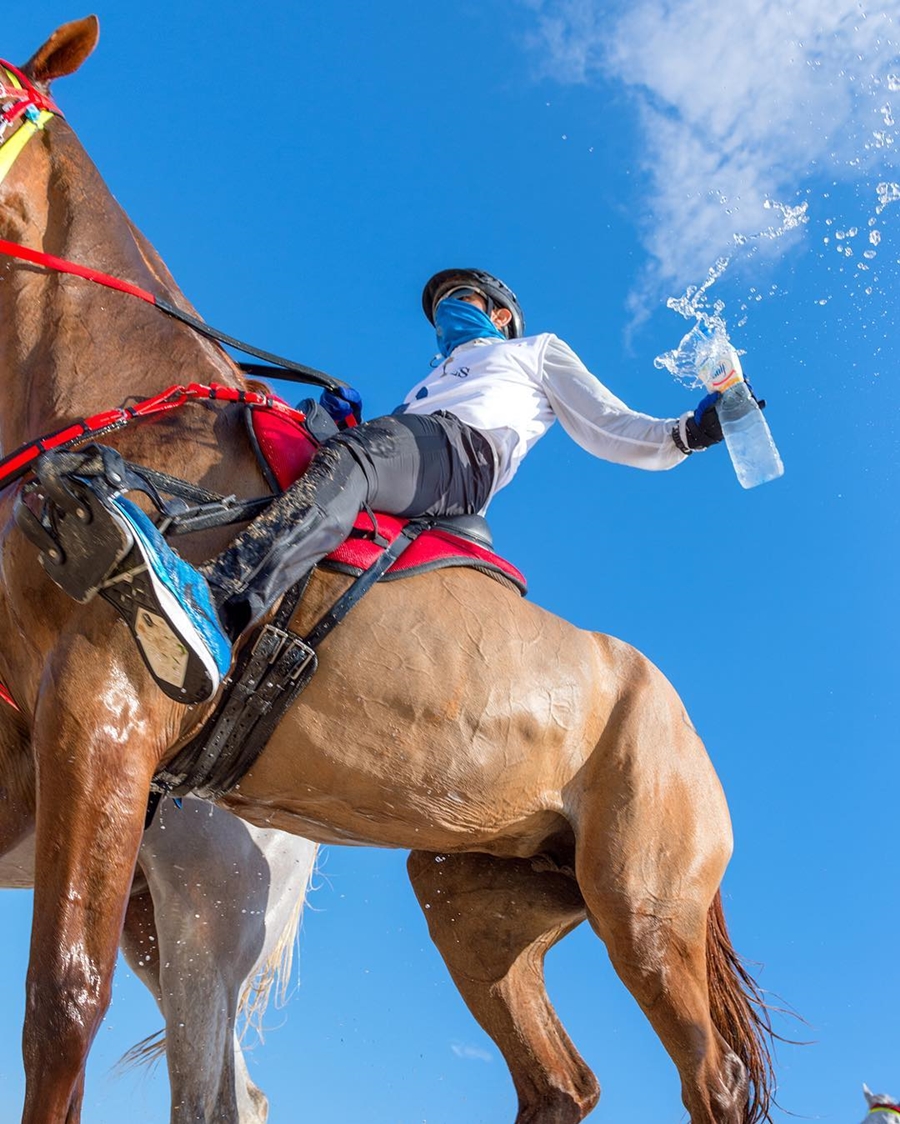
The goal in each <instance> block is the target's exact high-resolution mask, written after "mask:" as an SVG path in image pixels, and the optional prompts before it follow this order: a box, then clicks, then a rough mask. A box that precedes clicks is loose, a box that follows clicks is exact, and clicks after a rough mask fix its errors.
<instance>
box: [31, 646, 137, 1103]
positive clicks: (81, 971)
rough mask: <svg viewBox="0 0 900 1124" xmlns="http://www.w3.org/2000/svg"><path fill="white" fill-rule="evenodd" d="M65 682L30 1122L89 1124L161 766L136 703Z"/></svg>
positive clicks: (39, 842) (43, 751) (47, 816)
mask: <svg viewBox="0 0 900 1124" xmlns="http://www.w3.org/2000/svg"><path fill="white" fill-rule="evenodd" d="M80 670H81V671H82V672H83V671H84V669H83V668H81V669H80ZM48 678H49V676H48ZM53 681H54V683H55V684H60V685H61V689H60V690H56V691H54V690H52V689H48V690H47V692H46V694H45V695H44V696H42V699H41V703H40V705H39V707H38V712H37V714H36V716H35V725H34V731H33V741H32V744H33V748H34V754H35V760H36V763H37V775H38V799H37V831H36V839H35V894H34V918H33V922H32V935H31V954H30V960H29V966H28V976H27V983H26V1012H25V1027H24V1031H23V1047H22V1048H23V1055H24V1061H25V1075H26V1092H25V1109H24V1114H23V1117H22V1119H23V1124H64V1122H65V1124H76V1121H77V1120H78V1101H79V1099H80V1098H79V1090H80V1082H81V1080H82V1075H83V1070H84V1064H85V1061H86V1059H87V1053H88V1049H89V1047H90V1044H91V1042H92V1040H93V1038H94V1035H95V1034H96V1031H97V1029H98V1027H99V1024H100V1020H101V1019H102V1017H103V1014H104V1012H105V1011H106V1008H107V1006H108V1004H109V997H110V989H111V985H112V975H113V969H114V966H115V959H116V951H117V947H118V942H119V936H120V934H121V931H122V923H123V919H124V914H125V906H126V903H127V900H128V890H129V887H130V885H131V879H132V874H133V871H134V864H135V858H136V856H137V851H138V847H139V845H140V840H141V833H142V829H143V819H144V812H145V808H146V801H147V792H148V789H149V785H150V777H151V774H152V772H153V769H154V767H155V765H156V761H157V759H158V753H157V748H156V746H155V745H154V744H153V743H152V742H151V740H150V738H149V735H148V733H147V730H148V725H149V720H148V718H147V716H146V715H142V716H141V717H138V714H139V707H138V700H136V699H135V698H134V696H133V695H128V694H126V692H125V690H124V689H122V688H118V687H114V686H113V685H111V684H109V683H105V684H102V683H95V684H85V683H84V682H83V678H82V682H81V683H80V684H79V685H78V689H77V690H76V689H75V685H74V683H72V684H71V688H70V689H71V691H72V693H73V694H78V696H79V698H78V699H75V698H72V697H69V698H66V697H65V693H66V692H65V685H66V684H67V683H68V680H67V677H66V672H65V670H64V669H61V668H57V669H55V674H54V675H53ZM92 688H94V689H93V690H92ZM85 700H89V701H88V702H85ZM105 700H109V701H108V704H107V702H106V701H105Z"/></svg>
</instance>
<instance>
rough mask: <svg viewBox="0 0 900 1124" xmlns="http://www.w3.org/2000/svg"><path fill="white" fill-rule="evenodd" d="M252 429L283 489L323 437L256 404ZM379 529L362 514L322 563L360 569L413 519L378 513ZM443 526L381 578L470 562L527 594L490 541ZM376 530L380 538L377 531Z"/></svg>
mask: <svg viewBox="0 0 900 1124" xmlns="http://www.w3.org/2000/svg"><path fill="white" fill-rule="evenodd" d="M248 414H249V424H250V427H251V433H252V435H253V439H254V442H255V445H256V449H257V452H258V455H259V458H260V461H261V464H262V467H263V470H264V471H265V473H266V475H267V477H268V478H269V482H270V484H271V485H272V486H273V487H277V488H279V489H281V491H284V490H285V489H287V488H289V487H290V486H291V484H293V483H294V482H295V481H296V480H298V479H299V478H300V477H301V476H302V475H303V473H304V472H305V471H306V469H307V468H308V467H309V462H310V461H311V460H312V457H313V454H314V453H315V451H316V449H317V448H318V442H317V441H316V440H315V438H314V437H313V436H312V435H311V434H310V433H309V431H308V430H306V429H304V427H303V426H302V425H300V424H299V423H297V422H295V421H294V420H293V419H292V418H290V417H285V416H284V415H283V414H278V413H275V412H273V411H269V410H265V409H260V408H255V409H252V410H249V411H248ZM375 518H376V521H377V524H378V525H377V528H375V529H373V527H372V521H371V520H370V519H369V517H368V515H366V514H365V513H362V514H360V516H359V518H358V519H357V520H356V523H355V525H354V532H353V534H351V536H350V538H348V539H347V541H346V542H345V543H343V545H342V546H339V547H338V549H337V550H336V551H334V553H332V554H329V555H328V557H327V558H326V559H324V560H323V562H322V565H325V566H327V567H328V568H329V569H333V570H340V571H341V572H343V573H350V574H360V573H362V572H363V571H364V570H367V569H368V568H369V566H371V564H372V563H373V562H374V561H375V559H376V558H377V557H378V556H379V555H380V554H381V552H382V551H383V550H384V547H385V545H387V544H390V543H392V542H393V541H394V539H395V538H396V537H397V535H399V534H400V531H401V530H402V528H403V527H405V526H406V524H407V523H408V522H409V520H408V519H401V518H399V517H398V516H396V515H385V514H382V513H376V517H375ZM441 522H442V524H444V525H442V526H440V527H435V528H434V529H433V530H429V531H424V532H423V533H422V534H421V535H419V537H418V538H417V539H416V540H415V542H413V543H412V545H411V546H409V547H407V549H406V550H405V551H404V552H403V554H402V555H401V556H400V558H398V559H397V561H396V562H395V563H394V564H393V566H391V568H390V569H389V570H388V571H387V573H386V574H385V575H384V577H383V578H382V579H381V580H382V581H391V580H393V579H396V578H402V577H408V576H411V575H412V574H418V573H422V572H424V571H426V570H437V569H441V568H443V567H445V566H470V567H473V568H474V569H476V570H481V571H482V572H483V573H487V574H489V575H491V576H493V577H501V578H506V579H507V580H508V581H510V582H512V583H513V585H515V586H516V587H517V588H518V589H519V591H520V592H521V593H522V594H523V595H524V594H525V593H526V592H527V583H526V581H525V577H524V576H523V574H522V573H521V572H520V571H519V570H518V569H516V567H515V566H513V565H512V563H510V562H507V561H506V560H505V559H504V558H501V557H500V556H499V555H498V554H495V553H494V552H493V551H492V550H491V549H489V547H488V546H486V545H482V544H480V543H478V542H475V541H474V540H473V539H470V538H467V537H465V536H461V535H460V534H459V533H454V531H452V530H451V529H450V527H449V526H448V525H447V524H449V523H450V522H452V521H451V520H449V519H448V520H446V521H444V520H442V521H441ZM374 531H377V535H378V539H376V538H375V536H374Z"/></svg>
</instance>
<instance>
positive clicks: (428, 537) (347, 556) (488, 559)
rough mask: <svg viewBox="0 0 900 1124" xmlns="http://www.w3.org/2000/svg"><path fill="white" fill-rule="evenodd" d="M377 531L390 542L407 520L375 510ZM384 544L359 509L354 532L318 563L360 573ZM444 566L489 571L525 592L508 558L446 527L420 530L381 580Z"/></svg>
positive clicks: (520, 574)
mask: <svg viewBox="0 0 900 1124" xmlns="http://www.w3.org/2000/svg"><path fill="white" fill-rule="evenodd" d="M375 519H376V521H377V524H378V528H377V530H378V535H379V536H380V538H381V539H382V540H386V542H387V544H388V545H390V544H391V543H392V542H393V541H394V539H395V538H396V537H397V535H399V534H400V531H401V529H402V528H403V527H405V526H406V524H407V523H408V522H409V520H408V519H400V518H399V517H398V516H396V515H385V514H384V513H383V512H380V511H379V512H376V513H375ZM383 549H384V546H382V545H381V544H380V543H379V542H376V541H375V540H374V539H373V537H372V521H371V519H370V518H369V516H368V515H366V514H365V513H362V514H361V515H360V516H359V518H358V519H357V520H356V523H355V524H354V534H352V535H351V536H350V538H349V539H347V541H346V542H345V543H344V544H343V545H342V546H339V547H338V548H337V550H335V551H334V552H333V553H332V554H329V555H328V557H327V558H326V559H324V560H323V561H322V562H321V563H320V565H323V566H327V567H328V568H329V569H331V570H340V571H342V572H343V573H345V574H361V573H362V572H363V571H364V570H367V569H368V568H369V567H370V566H371V565H372V563H373V562H374V561H375V559H376V558H377V557H378V555H379V554H381V552H382V550H383ZM445 566H471V567H474V568H475V569H476V570H483V571H486V572H487V573H489V574H499V575H500V576H502V577H504V578H508V579H509V581H511V582H512V583H513V585H515V586H516V588H517V589H518V590H519V592H520V593H521V594H522V595H523V596H524V595H525V594H526V593H527V592H528V584H527V582H526V581H525V576H524V575H523V574H522V573H521V572H520V571H519V570H517V569H516V567H515V566H513V564H512V563H511V562H507V561H506V559H505V558H501V557H500V555H499V554H494V552H493V551H492V550H488V549H487V548H486V547H483V546H479V545H478V543H476V542H472V540H471V539H466V538H462V537H460V536H459V535H454V534H452V533H451V532H450V531H445V530H443V529H438V528H434V529H433V530H430V531H423V533H422V534H421V535H419V537H418V538H417V539H416V540H415V542H413V543H412V544H411V545H410V546H408V547H407V548H406V550H405V551H404V552H403V553H402V554H401V555H400V557H399V558H398V559H397V561H396V562H395V563H394V564H393V566H391V568H390V569H389V570H388V571H387V573H386V574H385V575H384V577H383V578H382V579H381V580H382V581H391V580H393V579H396V578H406V577H412V575H413V574H421V573H425V572H426V571H427V570H439V569H442V568H443V567H445Z"/></svg>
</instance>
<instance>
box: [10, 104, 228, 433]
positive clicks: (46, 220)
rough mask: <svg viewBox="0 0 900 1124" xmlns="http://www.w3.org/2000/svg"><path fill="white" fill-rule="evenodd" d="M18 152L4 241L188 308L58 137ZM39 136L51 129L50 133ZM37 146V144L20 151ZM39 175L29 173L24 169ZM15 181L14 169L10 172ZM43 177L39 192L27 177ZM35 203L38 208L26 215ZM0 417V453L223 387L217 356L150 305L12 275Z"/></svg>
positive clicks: (67, 142) (56, 277)
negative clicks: (70, 427)
mask: <svg viewBox="0 0 900 1124" xmlns="http://www.w3.org/2000/svg"><path fill="white" fill-rule="evenodd" d="M53 126H58V128H57V129H56V130H55V132H54V135H53V136H52V137H51V138H49V139H48V141H47V145H46V148H45V149H44V150H41V151H38V149H37V148H36V149H35V150H34V151H30V150H26V154H23V156H22V157H21V160H22V161H23V164H24V163H25V160H26V156H28V157H30V158H31V163H30V164H29V165H28V168H29V169H30V172H31V176H30V178H29V180H28V182H27V184H26V190H25V192H23V194H22V195H21V197H20V200H26V199H27V200H28V202H29V205H28V206H18V207H17V206H15V205H14V204H15V200H14V203H13V205H12V206H4V207H3V208H2V210H0V231H2V234H3V236H4V237H7V238H10V239H11V240H13V241H19V242H23V243H26V244H27V245H29V246H32V247H35V248H40V249H43V250H44V251H46V252H48V253H51V254H55V255H57V256H58V257H63V258H68V259H70V260H74V261H76V262H79V263H80V264H85V265H89V266H91V267H93V268H95V269H99V270H101V271H102V272H105V273H110V274H113V275H115V276H118V277H121V278H123V279H125V280H127V281H130V282H131V283H132V284H136V285H139V286H140V287H142V288H146V289H148V290H149V291H150V292H152V293H153V294H154V295H156V296H159V297H165V299H166V300H168V301H169V302H170V303H173V304H176V305H179V306H181V307H184V308H189V307H190V306H189V305H188V304H187V302H186V301H185V299H184V297H183V296H182V295H181V293H180V292H179V291H178V289H177V287H176V286H175V283H174V281H173V280H172V278H171V276H170V275H169V273H168V271H167V270H166V269H165V266H163V264H162V261H161V260H160V258H159V257H158V255H157V254H156V252H155V251H154V250H153V249H152V247H151V246H150V244H149V243H148V242H147V241H146V239H144V238H143V237H142V236H141V235H139V233H138V232H137V231H136V230H135V228H134V227H133V226H132V224H131V223H130V221H129V220H128V218H127V217H126V215H125V214H124V212H123V211H122V210H121V208H120V207H119V205H118V204H117V203H116V201H115V200H114V199H113V197H112V195H111V194H110V192H109V190H108V189H107V187H106V185H105V184H104V182H103V180H102V179H101V177H100V175H99V173H98V172H97V170H96V168H95V167H94V165H93V164H92V162H91V161H90V159H89V158H88V157H87V155H86V154H85V153H84V150H83V149H82V148H81V146H80V145H79V143H78V141H77V140H76V139H75V137H74V135H73V134H72V133H71V132H70V131H69V130H68V128H67V127H66V126H64V125H62V124H61V123H59V122H54V123H53ZM53 126H51V127H53ZM32 144H35V145H36V144H37V142H32ZM36 168H37V169H39V170H38V171H37V172H36V171H35V169H36ZM17 170H18V169H17ZM36 174H38V175H40V174H43V175H44V177H45V179H46V183H45V184H44V185H42V186H43V191H40V190H38V191H36V190H35V183H34V177H35V175H36ZM35 198H38V199H40V203H38V204H35V203H34V200H35ZM0 348H2V368H3V371H4V384H5V385H4V388H3V396H4V399H5V406H4V409H3V411H2V417H0V439H2V445H3V452H9V451H10V450H11V449H13V448H15V447H16V446H17V445H19V444H21V443H23V442H24V441H27V440H30V439H31V438H33V437H36V436H38V435H40V434H42V433H46V432H49V431H52V430H53V429H55V428H58V427H59V426H60V425H62V424H65V423H67V422H69V421H71V420H73V419H75V418H78V417H84V416H89V415H90V414H93V413H96V412H99V411H101V410H105V409H107V408H110V407H113V406H118V405H120V404H122V403H123V401H124V400H125V399H126V398H128V399H133V398H140V397H144V396H147V395H150V394H153V393H156V392H157V391H159V390H160V389H162V388H163V387H165V386H167V385H170V384H171V383H174V382H181V381H192V380H193V381H200V382H209V381H212V380H215V381H219V382H226V383H233V382H234V379H235V375H234V368H233V366H231V364H230V363H229V362H228V360H227V359H226V358H225V357H224V355H223V354H222V353H221V351H220V350H219V349H217V348H214V347H213V346H212V345H210V344H209V342H208V341H205V340H203V339H202V338H201V337H199V336H196V335H195V334H194V333H192V332H191V331H190V329H188V328H185V327H183V326H181V325H179V324H176V323H175V322H174V321H171V320H169V319H168V318H166V317H165V316H163V315H162V314H161V313H160V312H159V311H158V310H157V309H154V308H153V306H152V305H149V304H147V303H146V302H144V301H141V300H139V299H137V298H135V297H131V296H128V295H126V294H123V293H119V292H115V291H111V290H109V289H106V288H103V287H101V286H99V285H96V284H93V283H91V282H89V281H85V280H82V279H80V278H75V277H66V276H62V275H60V274H58V273H54V272H52V271H48V270H44V269H40V268H32V267H23V266H22V265H21V263H13V264H12V265H11V266H10V267H9V268H8V269H7V272H6V277H5V278H4V284H3V286H2V288H0Z"/></svg>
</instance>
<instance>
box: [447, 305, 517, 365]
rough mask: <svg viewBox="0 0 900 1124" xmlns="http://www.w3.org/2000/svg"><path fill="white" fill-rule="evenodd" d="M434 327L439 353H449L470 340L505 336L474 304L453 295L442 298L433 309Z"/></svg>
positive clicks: (504, 337)
mask: <svg viewBox="0 0 900 1124" xmlns="http://www.w3.org/2000/svg"><path fill="white" fill-rule="evenodd" d="M434 329H435V332H436V334H437V345H438V349H439V350H440V353H441V355H449V354H450V352H451V351H453V349H454V348H455V347H459V345H460V344H461V343H468V342H469V341H470V340H480V339H484V338H485V337H487V338H492V337H496V338H497V339H498V340H505V339H506V336H505V335H504V334H503V333H502V332H501V331H500V329H499V328H497V327H495V326H494V324H492V323H491V318H490V317H489V316H488V314H487V313H486V312H482V311H481V309H480V308H477V307H476V306H475V305H474V304H469V302H468V301H458V300H456V299H454V298H453V297H448V298H447V299H446V300H442V301H441V303H440V304H439V305H438V306H437V308H436V309H435V310H434Z"/></svg>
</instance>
